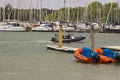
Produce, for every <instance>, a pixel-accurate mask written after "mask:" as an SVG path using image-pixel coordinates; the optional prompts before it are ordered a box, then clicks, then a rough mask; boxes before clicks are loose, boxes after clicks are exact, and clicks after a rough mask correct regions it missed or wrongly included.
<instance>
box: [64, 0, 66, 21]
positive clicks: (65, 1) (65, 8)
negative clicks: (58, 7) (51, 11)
mask: <svg viewBox="0 0 120 80" xmlns="http://www.w3.org/2000/svg"><path fill="white" fill-rule="evenodd" d="M65 4H66V0H64V10H65V11H64V22H66V8H65V7H66V6H65Z"/></svg>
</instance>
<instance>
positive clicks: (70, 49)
mask: <svg viewBox="0 0 120 80" xmlns="http://www.w3.org/2000/svg"><path fill="white" fill-rule="evenodd" d="M47 49H51V50H56V51H62V52H69V53H73V52H75V50H77V48H73V47H67V46H62V47H59V46H58V45H47Z"/></svg>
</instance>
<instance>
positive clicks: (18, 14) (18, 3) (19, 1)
mask: <svg viewBox="0 0 120 80" xmlns="http://www.w3.org/2000/svg"><path fill="white" fill-rule="evenodd" d="M19 9H20V0H18V18H17V19H18V20H20V10H19Z"/></svg>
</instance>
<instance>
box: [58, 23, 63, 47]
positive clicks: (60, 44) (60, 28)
mask: <svg viewBox="0 0 120 80" xmlns="http://www.w3.org/2000/svg"><path fill="white" fill-rule="evenodd" d="M58 39H59V43H58V45H59V48H61V47H62V25H61V24H60V25H59V34H58Z"/></svg>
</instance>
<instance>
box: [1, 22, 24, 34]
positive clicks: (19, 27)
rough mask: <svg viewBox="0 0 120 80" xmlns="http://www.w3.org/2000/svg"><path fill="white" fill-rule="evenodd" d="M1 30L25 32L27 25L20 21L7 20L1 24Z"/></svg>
mask: <svg viewBox="0 0 120 80" xmlns="http://www.w3.org/2000/svg"><path fill="white" fill-rule="evenodd" d="M0 31H5V32H6V31H8V32H24V31H25V27H24V25H23V24H20V23H18V22H5V23H1V24H0Z"/></svg>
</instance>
